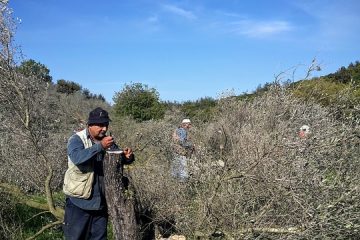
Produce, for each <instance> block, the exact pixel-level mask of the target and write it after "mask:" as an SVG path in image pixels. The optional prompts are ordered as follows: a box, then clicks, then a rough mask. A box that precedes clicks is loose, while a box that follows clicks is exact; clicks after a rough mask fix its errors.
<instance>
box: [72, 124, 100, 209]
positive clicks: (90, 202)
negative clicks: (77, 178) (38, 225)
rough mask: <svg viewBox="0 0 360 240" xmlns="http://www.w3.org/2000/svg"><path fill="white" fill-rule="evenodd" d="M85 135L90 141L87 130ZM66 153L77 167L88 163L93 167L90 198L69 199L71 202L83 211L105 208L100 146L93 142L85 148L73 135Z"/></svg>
mask: <svg viewBox="0 0 360 240" xmlns="http://www.w3.org/2000/svg"><path fill="white" fill-rule="evenodd" d="M86 133H87V137H88V138H89V139H90V134H89V132H88V130H87V129H86ZM67 153H68V156H69V158H70V159H71V161H72V162H73V163H74V164H75V165H77V166H80V165H87V164H89V162H90V161H91V162H92V164H93V166H94V182H93V187H92V193H91V196H90V198H88V199H81V198H76V197H69V198H70V200H71V202H72V203H73V204H74V205H76V206H78V207H79V208H82V209H85V210H100V209H104V208H106V200H105V188H104V168H103V159H104V157H105V150H104V149H103V147H102V146H101V144H100V143H94V142H93V145H92V146H91V147H89V148H85V146H84V144H83V142H82V140H81V138H80V137H79V136H78V135H77V134H74V135H72V136H71V137H70V139H69V141H68V145H67Z"/></svg>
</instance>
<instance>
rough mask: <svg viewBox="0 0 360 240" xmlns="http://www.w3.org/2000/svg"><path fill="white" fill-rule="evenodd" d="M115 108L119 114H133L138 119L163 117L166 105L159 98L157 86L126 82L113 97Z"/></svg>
mask: <svg viewBox="0 0 360 240" xmlns="http://www.w3.org/2000/svg"><path fill="white" fill-rule="evenodd" d="M113 100H114V103H115V105H114V110H115V114H116V115H117V116H120V117H121V116H131V117H132V118H133V119H135V120H138V121H146V120H150V119H161V118H163V117H164V115H165V107H164V106H163V104H162V103H161V102H160V100H159V93H158V92H157V90H156V89H155V88H149V87H148V86H147V85H145V84H142V83H132V84H129V85H127V84H125V86H124V88H123V89H122V90H121V91H120V92H117V93H115V96H114V97H113Z"/></svg>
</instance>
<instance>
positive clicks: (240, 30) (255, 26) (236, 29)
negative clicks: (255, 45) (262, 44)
mask: <svg viewBox="0 0 360 240" xmlns="http://www.w3.org/2000/svg"><path fill="white" fill-rule="evenodd" d="M230 28H231V30H230V31H231V32H233V33H236V34H241V35H245V36H248V37H267V36H273V35H276V34H279V33H283V32H288V31H291V30H292V29H293V27H292V25H291V24H290V23H289V22H286V21H254V20H241V21H237V22H232V23H230Z"/></svg>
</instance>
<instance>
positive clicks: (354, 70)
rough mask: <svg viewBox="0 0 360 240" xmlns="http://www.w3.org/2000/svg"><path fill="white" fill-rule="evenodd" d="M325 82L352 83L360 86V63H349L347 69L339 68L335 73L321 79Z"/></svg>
mask: <svg viewBox="0 0 360 240" xmlns="http://www.w3.org/2000/svg"><path fill="white" fill-rule="evenodd" d="M323 78H324V79H326V80H329V81H332V82H335V83H352V84H356V85H359V84H360V62H359V61H356V62H355V63H350V64H349V66H348V67H347V68H345V67H341V68H340V69H339V70H338V71H336V72H335V73H332V74H329V75H326V76H324V77H323Z"/></svg>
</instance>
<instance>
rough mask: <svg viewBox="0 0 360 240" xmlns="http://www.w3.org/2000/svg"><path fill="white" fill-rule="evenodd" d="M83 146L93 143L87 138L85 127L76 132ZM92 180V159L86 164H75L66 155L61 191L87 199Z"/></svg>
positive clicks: (89, 145) (87, 146) (86, 146)
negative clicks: (66, 167)
mask: <svg viewBox="0 0 360 240" xmlns="http://www.w3.org/2000/svg"><path fill="white" fill-rule="evenodd" d="M76 134H77V135H78V136H79V137H80V138H81V140H82V142H83V144H84V146H85V148H89V147H91V146H92V145H93V144H92V142H91V140H90V139H88V138H87V134H86V129H84V130H82V131H80V132H77V133H76ZM93 181H94V167H93V163H92V161H91V162H90V161H89V164H87V165H83V164H82V165H81V166H76V165H75V164H74V163H73V162H72V161H71V159H70V157H69V156H68V169H67V171H66V173H65V177H64V185H63V191H64V193H65V194H66V195H67V196H70V197H76V198H84V199H88V198H89V197H90V195H91V191H92V185H93Z"/></svg>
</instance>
